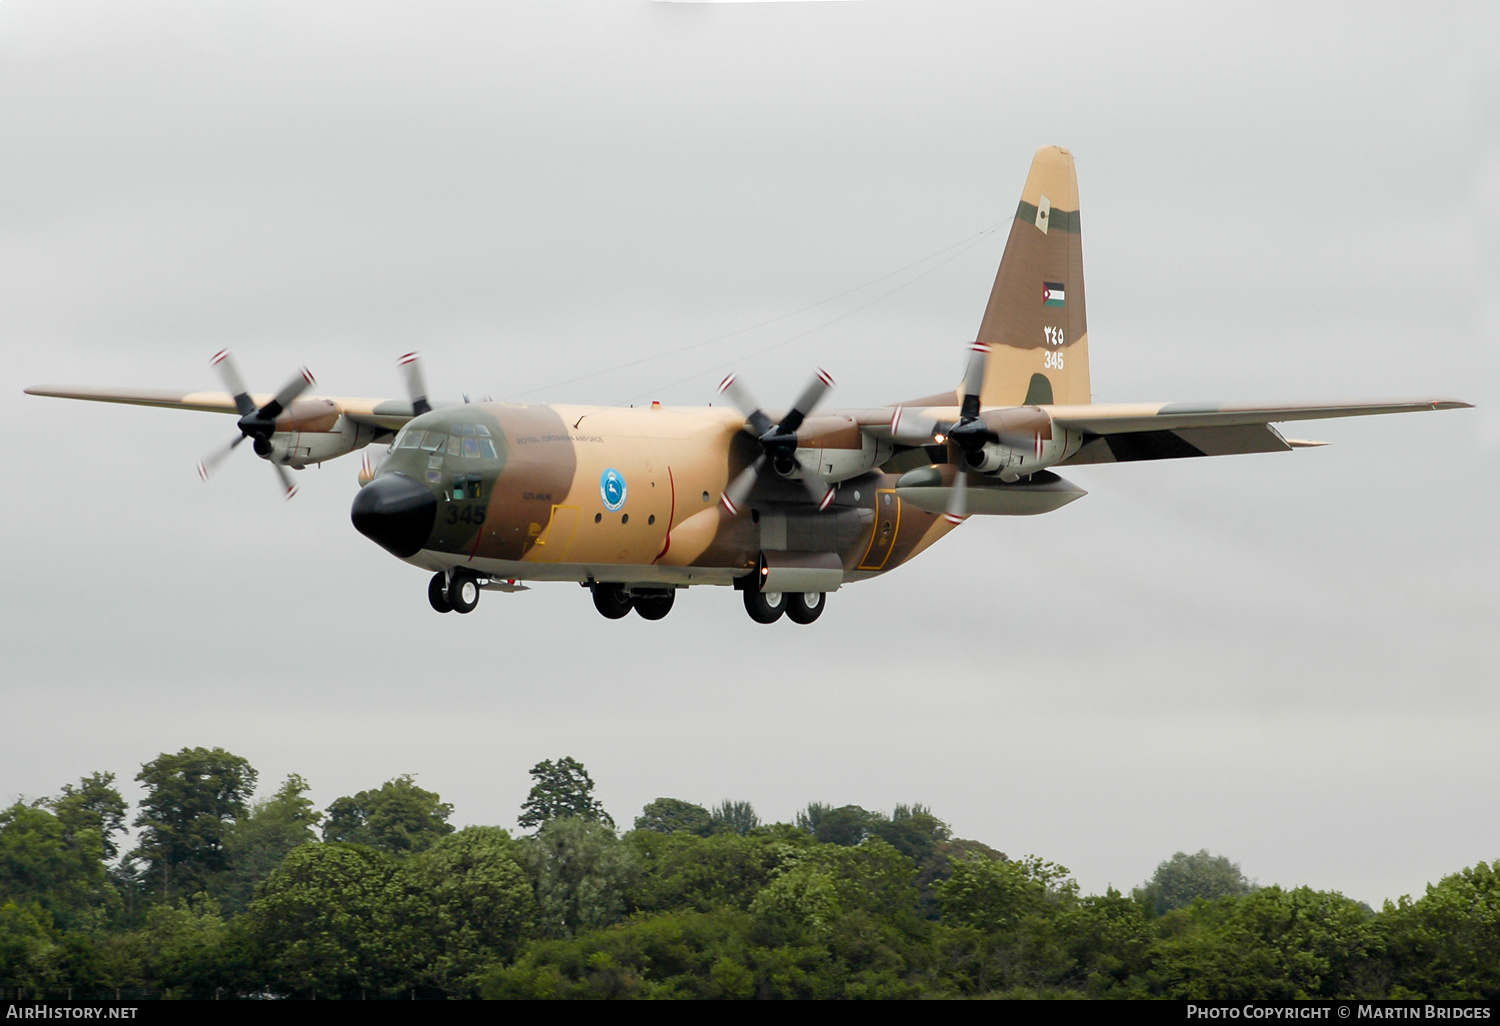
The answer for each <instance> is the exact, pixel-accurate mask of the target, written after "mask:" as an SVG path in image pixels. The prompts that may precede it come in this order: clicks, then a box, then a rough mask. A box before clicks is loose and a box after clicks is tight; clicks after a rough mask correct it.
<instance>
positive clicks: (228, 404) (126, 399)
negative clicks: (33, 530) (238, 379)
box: [26, 385, 416, 431]
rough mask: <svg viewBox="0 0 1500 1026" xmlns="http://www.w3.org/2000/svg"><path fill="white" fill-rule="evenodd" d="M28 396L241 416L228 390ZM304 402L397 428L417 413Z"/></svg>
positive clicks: (392, 403) (391, 403) (352, 401)
mask: <svg viewBox="0 0 1500 1026" xmlns="http://www.w3.org/2000/svg"><path fill="white" fill-rule="evenodd" d="M26 394H27V395H42V396H50V397H52V398H55V399H86V400H89V401H90V402H97V403H123V404H125V405H128V406H155V407H158V408H161V409H168V410H198V411H201V412H204V413H233V414H236V415H238V414H239V410H238V409H237V408H236V407H235V404H234V397H233V396H232V395H230V394H229V393H228V392H174V391H172V390H170V389H164V388H90V387H86V386H76V385H33V386H32V387H31V388H28V389H26ZM271 398H272V395H271V393H269V392H266V393H251V395H250V401H251V402H253V403H255V405H257V406H264V405H265V404H266V403H267V402H269V401H270V400H271ZM299 401H300V402H304V403H306V402H323V403H332V404H333V405H334V406H335V407H336V408H337V409H338V412H340V413H342V414H344V415H345V416H346V417H348V418H349V419H350V420H353V421H355V422H356V423H361V424H368V425H370V426H371V427H376V428H382V429H385V430H388V431H396V430H399V429H400V428H401V426H402V425H404V424H405V423H406V422H407V421H408V420H411V419H412V417H414V416H415V415H416V414H415V413H414V412H413V411H412V404H411V403H410V402H408V401H406V400H403V399H373V398H357V397H352V396H303V397H302V399H301V400H299Z"/></svg>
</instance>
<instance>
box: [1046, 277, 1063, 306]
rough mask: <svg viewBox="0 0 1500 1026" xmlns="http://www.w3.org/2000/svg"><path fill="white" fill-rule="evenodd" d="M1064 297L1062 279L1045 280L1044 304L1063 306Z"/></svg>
mask: <svg viewBox="0 0 1500 1026" xmlns="http://www.w3.org/2000/svg"><path fill="white" fill-rule="evenodd" d="M1063 298H1064V296H1063V283H1062V282H1060V281H1044V282H1042V305H1043V306H1062V305H1063Z"/></svg>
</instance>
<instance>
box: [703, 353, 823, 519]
mask: <svg viewBox="0 0 1500 1026" xmlns="http://www.w3.org/2000/svg"><path fill="white" fill-rule="evenodd" d="M832 387H833V378H832V377H830V376H829V374H828V372H827V371H825V370H821V369H820V370H819V371H818V372H817V373H816V374H815V375H813V379H812V381H810V382H808V385H807V387H806V388H804V389H803V390H802V394H801V395H800V396H798V397H797V401H796V402H795V403H793V404H792V408H791V410H789V411H788V412H787V415H786V416H785V417H783V418H781V423H779V424H773V423H771V418H770V417H768V416H766V413H765V411H764V410H762V409H761V408H760V404H759V403H757V402H756V401H755V398H754V397H753V396H752V395H751V394H750V392H749V390H748V389H746V388H745V386H744V385H742V384H740V382H739V379H738V378H737V377H736V376H735V375H733V374H731V375H729V377H727V378H725V379H724V380H723V381H722V382H721V383H720V384H719V394H720V395H727V396H729V401H730V402H732V403H734V405H735V406H736V407H738V408H739V410H740V412H741V413H743V414H744V415H745V428H746V430H748V431H749V432H750V433H751V434H752V435H754V436H755V439H756V441H757V442H759V443H760V450H761V452H760V455H759V456H757V457H756V458H755V462H753V463H751V464H750V465H749V466H748V467H746V468H745V469H744V470H742V471H740V473H739V474H738V475H736V477H735V479H734V480H733V481H731V482H730V483H729V487H728V488H725V489H724V496H723V498H722V500H721V501H722V502H723V504H724V508H725V509H727V510H728V511H729V513H730V515H732V516H733V515H737V514H738V513H739V512H740V506H741V504H742V503H743V502H744V501H745V500H746V499H748V498H749V497H750V493H751V492H752V491H753V490H754V489H755V482H756V481H757V480H758V479H759V477H760V475H761V473H762V472H763V471H764V470H765V468H766V466H767V464H769V465H770V466H771V469H772V470H774V471H776V473H778V474H780V475H782V476H783V477H785V476H787V475H789V474H792V473H795V472H796V471H797V470H798V469H799V468H800V469H801V471H802V486H803V487H804V488H806V489H807V494H808V497H809V498H811V499H812V501H813V502H815V503H817V506H818V509H819V510H820V511H821V510H825V509H827V508H828V506H829V504H830V503H832V502H833V496H834V494H835V489H834V488H833V487H831V486H830V485H829V484H828V483H827V482H825V481H824V480H823V479H822V478H820V477H818V475H817V474H816V473H814V472H813V469H812V468H811V467H809V466H808V465H807V464H805V463H803V462H802V461H801V460H799V459H798V458H797V429H798V428H800V427H801V426H802V422H803V421H804V420H806V419H807V415H808V414H809V413H811V412H812V411H813V409H814V408H815V407H816V406H817V405H818V403H820V402H822V400H823V397H824V396H825V395H827V394H828V390H829V389H830V388H832Z"/></svg>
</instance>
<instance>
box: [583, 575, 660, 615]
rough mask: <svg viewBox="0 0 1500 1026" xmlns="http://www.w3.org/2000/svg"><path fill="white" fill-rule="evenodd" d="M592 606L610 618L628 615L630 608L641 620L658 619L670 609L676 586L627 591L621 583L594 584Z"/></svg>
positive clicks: (591, 587)
mask: <svg viewBox="0 0 1500 1026" xmlns="http://www.w3.org/2000/svg"><path fill="white" fill-rule="evenodd" d="M589 590H590V591H592V592H593V593H594V608H595V609H597V610H599V612H600V614H601V615H603V616H605V617H608V618H609V619H611V620H618V619H620V618H622V617H624V616H628V615H629V613H630V611H631V610H632V609H634V610H635V612H636V615H637V616H639V617H640V618H641V619H642V620H660V619H661V618H662V617H664V616H666V615H667V614H668V613H670V612H671V611H672V603H673V602H674V601H675V600H676V598H677V589H676V588H660V589H652V590H649V591H647V590H637V591H635V592H633V593H632V592H630V591H627V590H626V588H625V585H623V584H594V585H591V586H590V588H589Z"/></svg>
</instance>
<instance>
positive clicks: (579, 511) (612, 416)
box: [27, 146, 1468, 623]
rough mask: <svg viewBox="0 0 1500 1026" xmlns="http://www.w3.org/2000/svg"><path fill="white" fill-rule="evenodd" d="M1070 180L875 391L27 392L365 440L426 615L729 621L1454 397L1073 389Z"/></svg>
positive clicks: (1078, 324) (395, 543)
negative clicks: (707, 598) (905, 396)
mask: <svg viewBox="0 0 1500 1026" xmlns="http://www.w3.org/2000/svg"><path fill="white" fill-rule="evenodd" d="M1088 354H1089V339H1088V325H1087V321H1086V320H1085V316H1084V284H1083V248H1082V242H1081V235H1080V230H1079V214H1078V184H1077V178H1076V175H1075V171H1074V166H1073V157H1072V155H1071V154H1070V153H1069V152H1068V151H1067V150H1065V149H1061V148H1059V147H1052V146H1049V147H1044V148H1042V149H1041V150H1038V151H1037V154H1036V156H1035V158H1034V159H1033V161H1032V164H1031V171H1030V174H1029V175H1028V176H1027V179H1026V185H1025V188H1024V189H1023V191H1022V194H1021V202H1020V205H1019V207H1018V208H1017V210H1016V216H1015V221H1014V222H1013V223H1012V225H1011V228H1010V236H1009V238H1008V240H1007V242H1006V246H1005V253H1004V256H1003V257H1002V259H1001V262H1000V270H999V273H998V274H997V275H996V277H995V284H994V288H993V290H992V291H991V293H990V298H989V304H988V306H987V307H986V308H985V311H984V317H983V319H982V321H981V322H980V326H979V333H978V336H977V339H976V340H975V341H974V342H973V343H971V344H970V347H969V354H968V365H967V369H966V371H965V374H964V378H963V383H962V384H961V385H960V386H959V387H958V388H957V389H955V390H953V391H951V392H944V393H941V394H937V395H930V396H927V397H925V398H918V399H910V400H906V401H904V402H901V403H898V404H896V405H892V406H881V407H876V408H861V409H836V410H820V409H819V406H820V402H821V400H822V399H823V398H824V397H825V395H826V394H827V391H828V389H829V388H830V387H831V385H832V383H833V382H832V379H831V378H830V377H829V376H828V375H827V374H826V373H824V372H822V371H819V372H818V373H817V375H816V376H815V377H814V378H813V380H812V382H811V383H810V384H809V385H808V386H807V388H806V390H805V391H804V392H803V393H802V395H801V396H799V397H798V398H797V400H796V401H795V402H794V403H793V404H792V406H791V407H790V409H788V410H786V411H784V412H771V411H767V410H765V409H763V408H762V407H761V406H760V405H759V403H758V402H757V401H756V400H755V399H754V398H753V397H752V396H751V394H750V392H749V391H748V390H747V389H746V387H745V386H744V385H743V384H742V383H741V382H739V381H738V380H736V379H735V378H734V377H733V376H731V377H729V378H727V379H726V380H725V381H724V382H723V384H722V385H721V386H720V391H721V392H722V393H723V394H724V395H726V396H727V397H728V398H729V399H730V400H731V402H732V405H731V406H729V407H725V406H708V407H698V408H676V407H663V406H660V405H659V404H657V403H652V404H651V406H650V407H643V408H619V407H604V408H600V407H594V406H550V405H549V406H543V405H527V404H515V403H493V402H476V403H468V402H465V403H456V404H448V405H440V406H434V405H432V404H431V403H429V401H428V399H427V397H426V388H425V386H424V385H423V383H422V375H421V372H420V368H419V365H418V363H417V361H416V358H415V356H414V355H411V354H408V355H407V356H406V357H403V358H402V361H401V362H402V365H403V366H404V367H405V369H406V372H407V386H408V392H409V397H408V399H407V400H405V401H402V400H392V399H351V398H339V397H309V396H307V395H306V394H305V393H306V390H307V389H308V388H309V386H310V385H311V384H312V377H311V375H309V374H307V373H306V372H305V371H304V372H302V373H301V374H299V375H298V376H297V377H294V378H293V379H292V381H291V382H290V383H289V384H288V385H287V386H286V387H285V388H283V389H282V390H281V391H280V392H279V393H277V394H276V395H274V396H251V395H250V394H249V393H248V392H247V391H246V389H245V387H244V385H243V383H242V382H241V380H240V377H239V374H238V373H237V372H236V371H235V369H234V365H233V362H232V361H231V360H230V359H229V357H228V354H227V352H225V353H220V354H218V355H217V356H216V357H215V358H214V361H213V362H214V365H215V366H216V367H217V368H218V370H219V372H220V374H221V375H222V377H223V379H224V381H225V384H226V385H227V387H228V391H227V392H166V391H155V390H151V391H146V390H136V391H132V390H124V389H114V390H111V389H83V388H63V387H53V386H45V387H37V388H31V389H27V391H28V392H30V393H32V394H34V395H50V396H60V397H65V398H73V399H93V400H100V401H104V402H117V403H135V404H142V405H147V406H165V407H174V408H182V409H192V410H211V411H221V412H228V413H237V414H238V415H239V421H238V427H239V432H240V433H239V435H237V436H236V437H235V439H234V441H233V442H232V443H231V444H230V445H229V446H227V447H225V448H223V449H221V450H219V451H218V452H216V453H215V454H214V455H213V456H211V457H209V458H208V459H207V460H205V461H204V462H203V463H202V464H200V471H201V472H202V473H203V474H204V476H205V477H207V476H208V472H209V471H210V470H211V469H213V467H214V466H215V465H216V464H217V463H218V461H219V460H221V459H222V458H224V457H225V456H227V455H228V454H229V453H230V452H231V451H232V450H233V448H234V447H235V446H237V445H238V444H239V443H240V442H242V441H244V440H245V439H246V438H248V439H250V440H251V442H252V447H253V449H254V451H255V452H256V453H257V454H258V455H260V456H261V457H262V458H264V459H267V460H269V461H270V462H271V464H272V465H273V466H274V467H275V468H276V470H277V473H278V474H279V475H280V477H281V480H282V484H283V486H284V488H285V489H286V491H287V493H288V495H290V494H291V493H292V492H294V491H295V488H294V487H293V486H292V484H291V477H290V475H289V474H288V472H287V469H286V468H289V467H290V468H293V469H298V470H300V469H302V468H303V467H305V466H307V465H308V464H310V463H322V462H324V461H326V460H329V459H333V458H335V457H338V456H342V455H344V454H346V453H350V452H353V451H355V450H356V449H361V448H363V447H365V446H367V445H369V444H371V443H376V442H388V443H389V446H390V448H389V450H388V452H387V454H386V455H385V457H384V458H383V459H381V460H380V462H379V464H378V466H375V467H373V468H372V467H371V466H370V464H369V462H368V459H367V461H366V465H365V468H364V471H363V472H362V473H361V474H360V483H361V486H362V487H361V489H360V491H359V492H358V494H357V495H356V496H355V499H354V505H353V509H352V511H351V516H352V518H353V521H354V526H355V527H356V528H357V529H358V530H359V531H360V532H361V533H363V534H364V535H366V536H367V537H369V538H370V539H372V540H373V541H375V542H376V543H378V544H379V545H381V546H382V547H383V548H385V549H386V550H388V551H389V552H391V553H392V554H393V555H395V556H397V557H398V558H400V559H403V560H405V561H406V562H408V563H411V564H412V565H413V566H417V567H421V568H422V569H423V570H425V571H427V572H428V573H430V574H431V575H432V577H431V581H430V584H429V587H428V597H429V600H430V602H431V604H432V606H433V608H435V609H437V610H438V611H440V612H448V611H456V612H460V613H467V612H469V611H470V610H472V609H473V608H474V607H475V605H476V604H477V602H478V600H479V595H480V592H481V590H483V589H499V590H506V591H517V590H524V588H525V587H526V586H525V584H523V583H521V582H534V581H574V582H578V583H581V584H584V585H586V586H588V587H589V588H590V589H591V590H592V593H593V598H594V604H595V606H596V607H597V608H598V610H599V611H600V612H601V613H603V614H604V615H605V616H607V617H611V618H618V617H623V616H625V615H627V614H628V613H629V612H630V611H631V610H632V609H633V610H634V611H635V612H636V613H638V614H639V615H640V616H642V617H643V618H645V619H647V620H657V619H660V618H661V617H663V616H665V615H666V614H667V613H668V612H669V611H670V610H671V608H672V603H673V599H674V598H675V596H676V594H677V591H678V590H679V589H682V588H686V587H691V586H694V585H723V586H731V587H733V588H735V589H736V590H738V591H740V592H741V593H742V595H743V598H744V603H745V608H746V610H747V611H748V612H749V614H750V616H751V617H752V618H753V619H755V620H756V621H758V622H760V623H772V622H774V621H776V620H777V619H779V618H780V617H781V616H782V615H783V614H784V615H786V616H787V617H788V618H789V619H791V620H794V621H796V622H797V623H811V622H812V621H814V620H816V619H817V618H818V616H819V615H820V614H821V613H822V611H823V607H824V600H825V596H826V595H827V594H828V593H830V592H833V591H836V590H837V589H838V588H840V587H841V586H843V585H845V584H850V583H853V582H856V581H862V580H865V579H867V578H872V577H877V576H879V575H881V574H883V573H885V572H887V571H889V570H891V569H893V568H895V567H897V566H900V565H901V564H902V563H905V562H906V561H908V560H910V559H912V558H914V557H915V556H917V555H918V554H919V553H921V552H922V551H923V550H925V549H926V548H927V547H928V546H930V545H932V544H933V543H934V542H935V541H937V540H938V539H939V538H941V537H942V536H943V535H945V534H947V533H948V532H949V531H951V530H953V529H954V528H955V527H956V526H958V525H959V524H960V523H962V522H963V521H964V520H965V519H966V518H968V517H970V516H975V515H980V516H985V515H1000V516H1014V515H1030V514H1037V513H1047V512H1050V511H1052V510H1055V509H1058V508H1059V507H1061V506H1063V505H1065V504H1067V503H1070V502H1072V501H1074V500H1075V499H1078V498H1079V497H1081V496H1082V495H1083V494H1084V492H1083V490H1082V489H1080V488H1078V487H1076V486H1075V485H1073V484H1070V483H1069V482H1068V481H1067V480H1065V479H1064V478H1062V477H1060V476H1059V475H1058V474H1057V473H1056V471H1055V469H1054V468H1060V467H1070V466H1077V465H1082V464H1095V463H1127V462H1132V461H1135V460H1158V459H1177V458H1182V457H1191V456H1222V455H1229V454H1235V453H1258V452H1277V451H1286V450H1290V449H1294V448H1297V447H1299V446H1306V445H1317V444H1320V443H1317V442H1305V441H1296V440H1292V439H1288V438H1285V437H1283V436H1282V435H1281V433H1280V432H1278V431H1277V429H1276V428H1275V427H1273V426H1272V425H1273V424H1276V423H1282V422H1286V421H1295V420H1314V419H1319V418H1326V417H1352V416H1361V415H1366V414H1378V413H1400V412H1406V411H1415V410H1441V409H1453V408H1457V407H1463V406H1467V405H1468V404H1466V403H1461V402H1457V401H1454V400H1449V399H1432V398H1414V399H1404V400H1392V401H1383V402H1330V403H1302V404H1293V405H1257V404H1247V403H1239V404H1233V403H1165V404H1163V403H1149V404H1147V403H1143V404H1128V405H1113V404H1112V405H1095V404H1093V403H1092V402H1091V399H1090V393H1089V358H1088Z"/></svg>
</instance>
